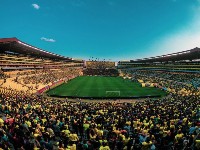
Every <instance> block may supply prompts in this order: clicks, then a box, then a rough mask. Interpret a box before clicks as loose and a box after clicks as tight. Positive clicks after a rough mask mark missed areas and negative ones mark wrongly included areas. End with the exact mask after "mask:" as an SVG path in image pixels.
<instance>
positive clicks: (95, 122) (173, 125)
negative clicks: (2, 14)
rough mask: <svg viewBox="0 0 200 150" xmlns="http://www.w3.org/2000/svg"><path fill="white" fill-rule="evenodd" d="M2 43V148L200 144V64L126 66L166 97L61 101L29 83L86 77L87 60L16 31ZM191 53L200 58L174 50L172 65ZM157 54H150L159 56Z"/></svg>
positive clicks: (173, 149)
mask: <svg viewBox="0 0 200 150" xmlns="http://www.w3.org/2000/svg"><path fill="white" fill-rule="evenodd" d="M0 50H1V54H0V55H1V58H2V60H4V61H1V70H0V81H1V83H0V148H1V149H22V150H26V149H30V150H32V149H34V150H37V149H48V150H56V149H58V150H76V149H77V150H95V149H99V150H110V149H111V150H133V149H134V150H140V149H141V150H149V149H151V150H156V149H158V150H186V149H194V150H198V149H200V109H199V108H200V107H199V106H200V101H199V99H200V93H199V85H200V80H199V77H200V75H199V72H196V71H198V69H197V70H196V71H190V72H187V71H186V70H187V69H183V70H179V69H177V70H178V71H173V70H172V69H170V70H168V71H166V70H163V68H159V70H156V69H152V70H149V69H147V68H145V67H144V68H143V65H141V66H139V64H137V65H138V66H139V68H140V69H135V68H134V67H133V66H132V64H131V65H130V67H131V68H130V67H129V68H128V69H121V70H120V74H121V75H122V76H127V77H131V78H132V79H134V80H136V81H139V82H141V83H147V82H148V83H156V84H155V86H157V87H160V88H164V89H166V90H168V92H169V95H168V96H166V97H163V98H160V99H156V100H155V99H150V98H148V99H145V100H139V101H133V102H132V103H129V102H124V101H122V100H121V102H119V101H112V102H84V101H82V100H80V99H78V100H77V101H71V100H69V99H67V98H66V99H64V100H60V99H57V98H49V97H45V96H43V95H37V94H35V92H32V89H31V88H30V87H31V85H34V86H36V85H37V86H38V85H42V86H44V85H49V83H50V85H49V86H48V88H49V87H50V86H51V85H52V86H54V85H55V84H56V85H57V84H59V83H60V81H61V82H62V81H64V80H65V81H66V80H68V79H71V78H75V77H76V76H81V75H83V62H80V61H76V60H73V59H70V58H65V57H62V56H59V55H55V54H52V53H51V54H50V53H49V52H46V51H43V50H40V49H38V48H34V47H32V46H30V45H28V44H26V43H23V42H21V41H19V40H18V39H16V38H10V39H0ZM11 50H13V51H11ZM20 51H21V53H19V52H20ZM11 52H12V53H11ZM193 52H194V53H195V54H196V55H197V54H198V56H195V57H194V59H199V49H195V50H192V51H189V52H188V51H186V52H184V53H180V56H181V57H180V58H179V57H178V56H176V57H175V56H173V61H174V62H173V65H176V60H177V61H182V58H184V59H186V57H187V56H186V55H187V54H189V56H193V55H190V53H192V54H193ZM178 55H179V54H178ZM17 56H18V57H17ZM166 57H167V60H172V59H171V58H170V59H169V58H168V56H166ZM18 58H19V59H18ZM158 58H159V59H157V58H151V59H149V61H152V62H154V61H155V62H157V61H158V60H161V57H158ZM189 58H191V57H189ZM152 59H154V60H152ZM165 59H166V58H165ZM192 59H193V58H192ZM141 62H142V63H143V60H141ZM70 63H72V65H70ZM178 63H179V62H178ZM184 63H185V62H184ZM191 63H192V62H191ZM195 63H197V64H198V61H196V62H195ZM161 65H162V64H161ZM179 65H180V64H179ZM188 65H189V64H186V66H188ZM195 65H196V64H195ZM119 66H120V65H119ZM180 66H181V65H180ZM123 68H124V67H123ZM195 68H196V66H195ZM164 69H166V68H164ZM22 85H23V86H22ZM34 86H33V88H35V89H40V87H34ZM145 86H146V85H145ZM28 87H29V88H28ZM183 89H184V90H183ZM44 90H46V89H44ZM36 91H37V90H36Z"/></svg>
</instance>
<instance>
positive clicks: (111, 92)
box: [106, 91, 120, 97]
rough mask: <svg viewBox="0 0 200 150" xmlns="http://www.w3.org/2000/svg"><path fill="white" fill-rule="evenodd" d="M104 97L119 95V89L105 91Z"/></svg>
mask: <svg viewBox="0 0 200 150" xmlns="http://www.w3.org/2000/svg"><path fill="white" fill-rule="evenodd" d="M106 97H120V91H106Z"/></svg>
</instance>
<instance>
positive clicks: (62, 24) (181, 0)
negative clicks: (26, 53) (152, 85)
mask: <svg viewBox="0 0 200 150" xmlns="http://www.w3.org/2000/svg"><path fill="white" fill-rule="evenodd" d="M0 18H1V21H0V28H1V30H0V38H5V37H17V38H18V39H20V40H21V41H23V42H26V43H28V44H31V45H33V46H36V47H39V48H42V49H44V50H47V51H50V52H54V53H57V54H61V55H64V56H68V57H72V58H80V59H91V58H92V57H93V58H99V60H103V59H106V60H112V61H118V60H130V59H137V58H145V57H151V56H158V55H162V54H167V53H173V52H178V51H183V50H188V49H191V48H194V47H200V0H0Z"/></svg>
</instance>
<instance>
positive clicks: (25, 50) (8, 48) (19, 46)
mask: <svg viewBox="0 0 200 150" xmlns="http://www.w3.org/2000/svg"><path fill="white" fill-rule="evenodd" d="M0 52H12V53H18V54H26V55H32V56H37V57H45V58H51V59H57V60H64V61H73V59H72V58H69V57H64V56H61V55H57V54H54V53H51V52H48V51H45V50H42V49H40V48H37V47H34V46H32V45H29V44H27V43H24V42H22V41H20V40H19V39H17V38H2V39H0Z"/></svg>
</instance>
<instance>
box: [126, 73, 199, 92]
mask: <svg viewBox="0 0 200 150" xmlns="http://www.w3.org/2000/svg"><path fill="white" fill-rule="evenodd" d="M129 74H131V75H132V77H133V78H134V79H141V80H143V81H144V82H151V83H156V84H157V85H158V86H161V87H165V89H171V91H173V92H174V93H176V94H179V93H180V94H181V92H180V91H181V90H183V89H185V91H187V92H188V93H186V94H192V95H194V94H199V88H200V75H199V74H198V73H179V72H166V71H150V70H137V71H131V72H129Z"/></svg>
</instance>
